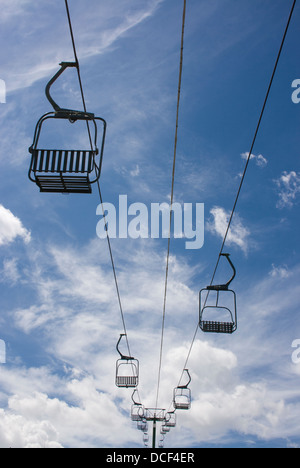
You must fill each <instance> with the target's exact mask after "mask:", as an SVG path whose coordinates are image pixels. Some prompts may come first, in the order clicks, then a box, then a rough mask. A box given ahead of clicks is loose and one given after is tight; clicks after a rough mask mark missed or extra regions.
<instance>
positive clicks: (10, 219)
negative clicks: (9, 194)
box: [0, 205, 31, 246]
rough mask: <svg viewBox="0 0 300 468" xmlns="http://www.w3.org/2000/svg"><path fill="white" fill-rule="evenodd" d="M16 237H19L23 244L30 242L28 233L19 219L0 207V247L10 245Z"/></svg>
mask: <svg viewBox="0 0 300 468" xmlns="http://www.w3.org/2000/svg"><path fill="white" fill-rule="evenodd" d="M17 237H21V238H22V239H23V241H24V242H25V244H28V243H29V242H30V240H31V234H30V232H29V231H28V230H27V229H25V228H24V226H23V224H22V222H21V221H20V219H19V218H17V217H16V216H14V215H13V213H12V212H11V211H10V210H8V209H6V208H4V206H3V205H0V246H1V245H7V244H10V243H11V242H13V241H14V240H15V239H16V238H17Z"/></svg>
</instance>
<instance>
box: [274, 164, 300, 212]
mask: <svg viewBox="0 0 300 468" xmlns="http://www.w3.org/2000/svg"><path fill="white" fill-rule="evenodd" d="M274 182H275V184H276V186H277V188H278V196H279V201H278V202H277V205H276V206H277V208H279V209H283V208H292V207H293V206H294V204H295V203H296V202H297V198H298V196H299V194H300V173H297V172H295V171H291V172H287V171H285V172H283V174H282V175H281V177H279V179H277V180H275V181H274Z"/></svg>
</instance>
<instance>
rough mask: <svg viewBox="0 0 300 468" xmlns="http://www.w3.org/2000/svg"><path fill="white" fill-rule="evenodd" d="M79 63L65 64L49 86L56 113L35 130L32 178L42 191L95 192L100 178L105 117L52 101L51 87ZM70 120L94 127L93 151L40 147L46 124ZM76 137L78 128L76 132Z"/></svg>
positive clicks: (50, 113)
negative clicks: (64, 107)
mask: <svg viewBox="0 0 300 468" xmlns="http://www.w3.org/2000/svg"><path fill="white" fill-rule="evenodd" d="M77 66H78V65H77V63H73V62H62V63H61V64H60V67H61V68H60V70H59V71H58V72H57V73H56V75H55V76H54V77H53V78H52V79H51V80H50V81H49V83H48V84H47V86H46V97H47V99H48V101H49V102H50V104H51V105H52V107H53V108H54V112H48V113H47V114H45V115H43V116H42V117H41V118H40V119H39V121H38V123H37V125H36V128H35V133H34V139H33V143H32V145H31V146H30V148H29V152H30V153H31V162H30V167H29V173H28V175H29V179H30V180H31V181H32V182H35V183H36V185H37V186H38V187H39V189H40V191H41V192H47V193H92V184H94V183H95V182H97V181H98V180H99V178H100V174H101V168H102V159H103V152H104V142H105V135H106V122H105V120H104V119H102V118H101V117H95V115H94V114H91V113H88V112H81V111H75V110H71V109H62V108H60V107H59V106H58V104H57V103H56V102H55V101H54V100H53V99H52V97H51V95H50V88H51V86H52V85H53V83H54V82H55V81H56V80H57V79H58V78H59V76H60V75H61V74H62V73H63V72H64V71H65V70H66V69H67V68H70V67H77ZM53 119H54V120H56V121H62V120H64V121H67V122H68V123H70V125H75V124H76V122H77V121H85V122H86V123H87V125H90V124H91V126H92V128H93V130H92V132H90V135H91V138H92V141H91V142H90V143H91V146H90V148H81V149H74V148H56V149H53V147H51V148H45V147H44V146H43V145H42V146H40V136H41V133H44V128H45V127H46V122H49V121H50V120H53ZM99 123H101V127H102V143H101V148H100V151H99V149H98V133H99V129H98V124H99ZM74 132H75V135H76V128H75V129H74Z"/></svg>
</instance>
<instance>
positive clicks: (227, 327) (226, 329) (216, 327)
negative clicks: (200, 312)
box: [200, 321, 234, 334]
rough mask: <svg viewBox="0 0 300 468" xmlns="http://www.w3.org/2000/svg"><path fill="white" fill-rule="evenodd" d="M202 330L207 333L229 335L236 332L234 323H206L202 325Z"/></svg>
mask: <svg viewBox="0 0 300 468" xmlns="http://www.w3.org/2000/svg"><path fill="white" fill-rule="evenodd" d="M200 326H201V329H202V330H203V331H204V332H207V333H227V334H232V333H233V332H234V323H232V322H211V321H204V322H201V324H200Z"/></svg>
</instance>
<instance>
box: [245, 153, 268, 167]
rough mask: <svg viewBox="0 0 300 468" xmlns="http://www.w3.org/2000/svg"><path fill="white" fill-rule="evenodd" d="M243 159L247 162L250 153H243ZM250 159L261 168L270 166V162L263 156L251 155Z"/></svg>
mask: <svg viewBox="0 0 300 468" xmlns="http://www.w3.org/2000/svg"><path fill="white" fill-rule="evenodd" d="M241 157H242V159H244V160H245V161H247V159H248V157H249V153H242V154H241ZM250 159H251V160H255V164H256V165H257V166H258V167H261V168H263V167H266V166H267V164H268V160H267V159H266V158H265V157H264V156H263V155H262V154H258V155H257V156H256V155H255V154H251V156H250Z"/></svg>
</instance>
